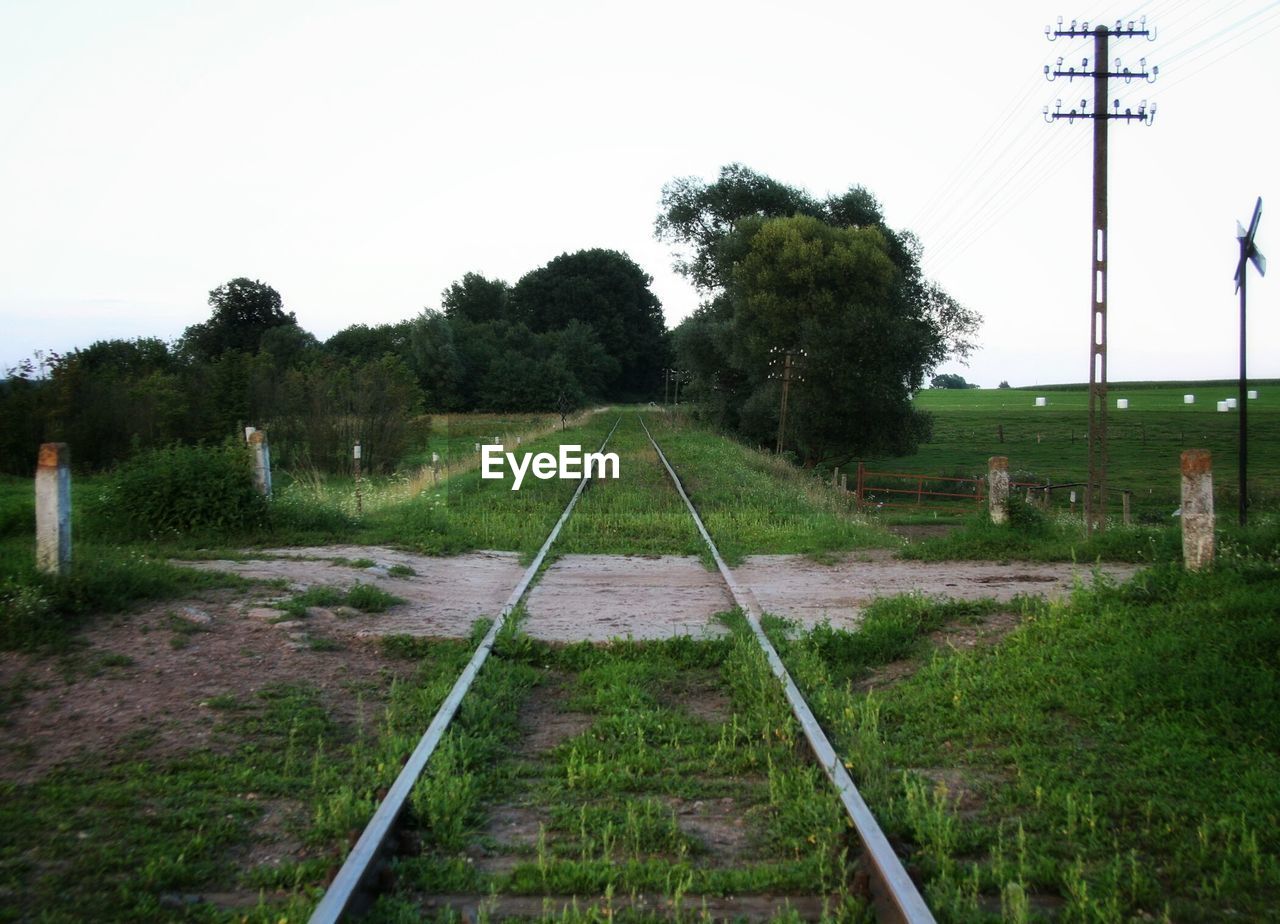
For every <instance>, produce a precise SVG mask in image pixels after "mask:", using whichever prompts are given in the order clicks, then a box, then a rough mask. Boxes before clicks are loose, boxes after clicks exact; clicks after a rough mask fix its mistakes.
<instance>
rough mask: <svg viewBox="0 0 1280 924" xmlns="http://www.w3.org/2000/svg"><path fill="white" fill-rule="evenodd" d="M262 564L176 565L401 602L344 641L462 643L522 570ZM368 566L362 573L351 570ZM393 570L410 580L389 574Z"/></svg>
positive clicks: (505, 557) (427, 559)
mask: <svg viewBox="0 0 1280 924" xmlns="http://www.w3.org/2000/svg"><path fill="white" fill-rule="evenodd" d="M263 554H264V555H265V556H270V557H266V558H263V559H253V560H249V561H221V560H218V561H192V562H179V563H178V564H183V565H189V566H190V567H193V568H203V569H209V570H214V571H231V572H234V573H235V574H238V575H240V576H242V577H247V578H253V579H255V580H273V579H282V580H285V581H287V582H288V583H289V588H290V589H291V590H293V591H301V590H306V589H308V588H310V587H314V586H320V585H324V586H332V587H341V588H343V589H348V588H350V587H351V586H353V585H354V584H356V583H363V584H375V585H377V586H378V587H380V588H382V589H383V590H385V591H386V592H387V593H389V594H393V595H394V596H397V597H400V598H402V599H403V600H405V601H406V602H405V603H404V604H402V605H400V606H396V607H393V608H392V609H390V610H388V611H387V612H385V613H380V614H378V615H377V616H376V617H369V619H368V620H365V621H357V622H352V623H349V628H350V629H351V631H352V634H355V635H357V636H361V637H363V636H367V635H401V634H403V635H419V636H426V637H432V638H466V637H467V636H468V635H469V634H470V632H471V626H472V624H473V623H474V622H475V621H476V620H477V619H479V618H481V617H483V616H490V617H492V616H495V615H497V613H498V612H499V611H500V610H501V609H502V607H503V605H504V604H505V603H506V602H507V598H508V597H510V596H511V591H512V590H514V589H515V586H516V584H518V583H519V582H520V577H521V575H523V574H524V567H523V566H522V565H521V564H520V557H519V555H517V554H516V553H515V552H471V553H469V554H466V555H455V556H453V557H450V558H439V557H431V556H428V555H414V554H413V553H411V552H399V551H396V550H394V549H386V548H380V547H378V546H350V545H332V546H324V547H322V548H305V549H296V548H285V549H266V550H264V552H263ZM361 560H366V561H372V562H373V564H372V565H370V566H367V567H354V566H353V565H352V564H351V563H353V562H358V561H361ZM396 565H400V566H402V567H406V568H410V569H412V571H413V572H414V573H413V574H412V575H407V576H403V577H397V576H394V575H392V574H391V573H390V571H391V569H392V568H394V567H395V566H396Z"/></svg>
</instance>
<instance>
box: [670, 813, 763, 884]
mask: <svg viewBox="0 0 1280 924" xmlns="http://www.w3.org/2000/svg"><path fill="white" fill-rule="evenodd" d="M664 801H665V802H666V803H667V804H668V805H669V806H670V807H671V810H672V812H673V813H674V814H675V818H676V824H678V825H679V826H680V830H681V831H683V832H684V833H685V834H687V835H689V836H690V837H693V838H695V839H696V840H697V841H698V842H699V843H700V844H702V846H703V847H704V848H705V849H706V851H707V857H706V858H705V859H704V860H703V861H702V863H703V864H705V865H707V866H711V867H733V866H737V865H738V864H739V863H740V862H741V861H742V860H743V859H744V858H747V857H748V856H750V855H751V853H752V835H751V826H750V824H749V823H748V821H747V806H745V805H743V804H742V803H741V802H739V801H738V800H737V799H735V798H734V797H732V796H725V797H723V798H720V799H699V800H697V801H692V802H691V801H688V800H686V799H677V798H667V799H665V800H664Z"/></svg>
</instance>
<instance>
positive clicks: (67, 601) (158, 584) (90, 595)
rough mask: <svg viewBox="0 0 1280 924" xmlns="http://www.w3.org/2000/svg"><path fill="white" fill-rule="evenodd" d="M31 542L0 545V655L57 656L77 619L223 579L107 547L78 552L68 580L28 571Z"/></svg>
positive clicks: (237, 581) (228, 583) (227, 583)
mask: <svg viewBox="0 0 1280 924" xmlns="http://www.w3.org/2000/svg"><path fill="white" fill-rule="evenodd" d="M32 545H33V543H32V542H31V540H22V539H12V538H11V539H4V540H0V649H34V648H65V647H66V645H67V644H68V643H69V640H70V638H71V634H72V632H73V631H74V630H75V628H76V626H78V625H79V624H80V623H81V622H82V621H83V620H84V619H86V618H87V617H89V616H91V615H95V614H98V613H104V612H117V611H120V610H124V609H128V608H129V607H131V606H134V605H136V604H138V603H140V602H143V601H147V600H161V599H169V598H173V597H178V596H184V595H190V594H193V593H198V592H200V591H202V590H208V589H212V588H218V587H246V586H248V584H249V582H248V581H246V580H244V579H242V578H239V577H236V576H234V575H229V574H221V573H218V572H210V571H196V570H194V569H191V568H182V567H179V566H175V565H171V564H169V563H167V562H165V561H160V560H157V559H155V558H152V557H149V556H147V555H145V554H143V553H141V552H140V551H139V550H136V549H128V548H118V547H113V546H106V547H102V546H96V547H95V546H90V547H88V548H85V547H83V546H82V547H80V548H79V549H78V550H77V554H76V557H75V558H74V559H73V562H74V565H73V568H72V570H71V572H70V574H69V575H67V576H65V577H55V576H51V575H47V574H42V573H40V572H38V571H36V568H35V560H34V559H35V555H34V552H33V550H32Z"/></svg>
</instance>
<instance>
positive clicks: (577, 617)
mask: <svg viewBox="0 0 1280 924" xmlns="http://www.w3.org/2000/svg"><path fill="white" fill-rule="evenodd" d="M268 554H271V555H276V556H281V557H279V558H273V559H267V560H261V561H259V560H254V561H243V562H233V561H209V562H197V563H194V564H195V565H196V566H198V567H204V568H216V569H221V570H227V571H233V572H235V573H236V574H240V575H243V576H245V577H251V578H261V579H270V578H282V579H284V580H287V581H289V582H290V586H291V587H293V588H295V589H304V588H306V587H311V586H315V585H321V584H324V585H333V586H339V587H343V588H346V587H350V586H351V585H352V584H354V583H356V582H357V581H360V582H364V583H371V584H376V585H378V586H379V587H381V588H383V589H384V590H386V591H387V592H389V593H392V594H395V595H396V596H398V597H402V598H404V600H405V601H406V602H405V603H404V604H401V605H399V606H396V607H394V608H393V609H391V610H390V611H388V612H386V613H383V614H379V615H377V616H372V617H369V618H367V619H364V620H360V621H353V622H351V623H349V624H348V626H349V628H350V630H351V631H352V632H353V633H354V634H355V635H357V636H361V637H363V636H366V635H371V634H376V635H394V634H399V633H404V634H408V635H419V636H428V637H453V638H461V637H465V636H466V635H467V634H468V633H469V632H470V630H471V625H472V623H473V622H474V621H475V620H476V619H477V618H479V617H481V616H493V615H494V614H496V613H497V612H498V611H499V610H500V609H501V607H502V605H503V603H504V602H505V601H506V599H507V597H508V596H509V594H510V592H511V589H512V588H513V587H515V585H516V583H517V582H518V581H519V579H520V575H521V573H522V569H521V567H520V564H519V561H518V559H517V557H516V556H515V554H514V553H510V552H474V553H471V554H468V555H459V556H455V557H452V558H430V557H427V556H421V555H413V554H411V553H407V552H396V551H392V550H390V549H383V548H364V547H358V546H329V547H325V548H313V549H272V550H268ZM335 559H337V560H343V559H345V560H347V561H348V562H350V561H355V560H358V559H369V560H372V561H374V562H375V564H374V565H373V566H372V567H366V568H353V567H351V565H350V564H340V563H335V562H334V560H335ZM393 565H404V566H407V567H410V568H412V569H413V570H414V572H415V574H414V576H412V577H392V576H390V575H389V574H388V569H389V568H391V567H392V566H393ZM1099 570H1100V572H1101V573H1102V574H1104V575H1106V576H1107V577H1108V578H1110V579H1112V580H1116V581H1124V580H1127V579H1128V578H1129V577H1131V576H1132V575H1133V574H1134V572H1135V571H1136V570H1137V566H1136V565H1105V566H1102V568H1101V569H1099ZM1094 571H1095V566H1092V565H1091V566H1087V567H1086V566H1081V565H1075V564H1071V563H1048V564H1044V563H1027V562H1013V563H999V562H918V561H901V560H898V559H895V558H893V557H892V552H891V551H888V550H882V549H876V550H870V551H865V552H857V553H853V554H850V555H846V556H844V557H842V558H840V559H838V560H837V561H835V562H834V563H833V564H824V563H820V562H818V561H815V560H814V559H812V558H809V557H807V556H803V555H753V556H750V557H748V558H747V559H746V561H745V562H743V564H742V565H740V566H739V567H737V568H735V569H734V575H735V576H736V577H737V578H738V580H739V581H740V582H741V583H742V584H743V585H744V586H745V587H746V588H747V589H749V590H750V591H751V592H752V594H753V595H754V596H755V598H756V600H757V601H758V602H759V604H760V606H761V607H762V608H763V609H764V610H765V611H767V612H770V613H774V614H776V615H779V616H785V617H787V618H788V619H793V620H795V621H797V622H798V623H800V624H802V625H805V626H811V625H814V624H816V623H818V622H821V621H822V620H824V619H828V620H830V621H831V623H832V624H833V625H836V626H841V627H845V628H851V627H854V626H856V625H858V622H859V621H860V619H861V615H862V611H863V609H864V608H865V607H866V606H867V604H868V603H870V602H871V601H872V600H874V599H875V598H877V597H882V596H888V595H893V594H901V593H909V592H913V591H916V592H921V593H927V594H936V595H939V596H944V597H955V598H959V599H966V600H974V599H980V598H991V599H995V600H1000V601H1008V600H1012V599H1013V598H1014V597H1015V596H1018V595H1022V594H1033V595H1040V596H1047V597H1051V598H1052V597H1062V596H1064V595H1066V594H1067V593H1069V592H1070V590H1071V588H1072V586H1073V585H1074V584H1075V583H1076V582H1077V581H1081V582H1086V583H1087V582H1089V581H1090V580H1092V576H1093V573H1094ZM732 606H733V602H732V599H731V598H730V596H729V594H728V591H727V590H726V589H725V587H724V583H723V582H722V581H721V580H720V577H719V575H718V574H717V573H715V572H714V571H708V570H707V569H706V568H705V567H704V566H703V563H702V561H701V560H700V559H698V558H694V557H686V556H671V555H667V556H655V557H643V556H629V555H565V556H563V557H562V558H560V559H558V560H557V561H556V562H555V563H554V564H552V565H551V567H550V568H548V569H547V571H546V572H545V573H544V574H543V575H542V577H541V578H540V580H539V581H538V583H537V584H536V585H535V586H534V588H533V590H532V591H531V592H530V593H529V596H528V598H527V601H526V610H527V611H528V620H527V622H526V623H525V630H526V631H527V632H528V633H529V634H530V635H531V636H533V637H535V638H539V639H543V640H545V641H553V642H571V641H579V640H588V641H605V640H608V639H610V638H622V637H628V636H630V637H632V638H637V639H646V638H669V637H671V636H673V635H693V636H716V635H722V634H723V633H724V632H725V629H724V628H723V627H722V626H721V625H719V624H718V623H717V622H715V620H714V619H713V617H714V616H715V614H716V613H721V612H724V611H725V610H727V609H730V608H731V607H732Z"/></svg>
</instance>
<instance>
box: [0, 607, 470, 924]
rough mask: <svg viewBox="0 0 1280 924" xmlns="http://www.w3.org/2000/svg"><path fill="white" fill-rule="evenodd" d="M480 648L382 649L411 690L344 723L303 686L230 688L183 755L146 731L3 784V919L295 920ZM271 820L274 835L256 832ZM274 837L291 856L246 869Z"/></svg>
mask: <svg viewBox="0 0 1280 924" xmlns="http://www.w3.org/2000/svg"><path fill="white" fill-rule="evenodd" d="M484 628H485V627H484V626H483V625H481V626H479V627H478V629H479V631H481V632H482V631H483V630H484ZM477 641H478V637H473V638H471V639H469V640H460V641H434V642H431V641H425V640H419V639H415V640H402V641H400V642H396V641H392V640H388V641H387V642H385V643H384V647H385V650H386V653H387V656H388V657H391V658H408V659H411V660H413V661H414V662H416V664H415V668H414V671H413V675H412V679H411V681H410V682H408V683H398V682H389V681H388V679H387V678H386V677H383V676H374V677H372V678H369V679H368V680H366V681H363V682H362V684H361V687H360V690H361V691H363V692H355V691H353V692H352V694H351V695H352V696H353V697H355V698H356V700H357V703H356V709H355V712H356V716H357V718H356V719H355V720H354V722H353V721H350V720H347V719H343V718H340V717H338V716H335V714H333V713H331V712H330V711H329V706H328V705H327V701H326V699H325V696H324V695H323V694H322V693H321V691H320V689H318V688H317V687H315V686H312V685H311V684H307V683H297V684H288V685H279V684H278V685H273V686H268V687H266V688H264V689H262V690H260V691H258V692H257V693H238V692H228V693H225V694H220V695H217V696H214V697H211V698H210V699H209V700H207V701H206V703H205V706H206V707H207V708H209V709H210V710H211V711H212V713H213V714H214V715H216V716H217V717H218V720H217V724H216V726H215V727H214V730H213V733H212V735H211V736H210V740H209V743H208V744H207V745H205V746H195V747H192V748H190V749H188V750H186V751H184V752H183V753H182V754H181V755H180V756H176V757H159V756H153V754H154V753H155V751H154V750H153V745H154V744H155V743H156V741H155V738H154V733H152V732H146V731H143V732H140V733H138V734H136V735H135V736H134V737H133V738H132V739H130V740H128V741H126V742H125V745H126V746H125V747H124V748H122V749H121V750H120V752H119V753H118V754H116V755H107V754H91V755H89V756H87V757H82V758H79V759H77V760H76V761H73V762H68V763H66V764H63V765H61V766H59V767H57V768H55V769H53V770H51V771H49V772H47V773H46V774H44V775H43V776H42V777H41V778H39V779H38V780H36V781H34V782H31V783H18V782H5V783H0V830H3V831H4V832H5V837H4V838H0V921H22V920H33V919H39V920H47V921H71V920H83V919H84V916H85V909H86V908H89V909H93V911H92V917H93V919H94V920H102V921H138V920H157V919H170V918H182V919H184V920H186V919H189V920H197V921H249V922H255V924H256V922H263V924H267V922H270V924H276V922H278V921H280V920H281V919H287V920H304V919H305V917H306V916H307V914H309V912H310V909H311V907H312V906H313V905H314V902H315V901H316V899H317V898H318V896H319V893H320V884H321V883H322V881H323V879H324V876H325V874H326V871H327V870H328V869H329V868H330V867H331V866H332V865H334V864H335V863H336V862H337V861H339V860H340V859H341V857H342V856H343V855H344V854H345V851H346V848H347V846H348V837H349V835H350V832H351V831H352V829H359V828H361V827H363V825H364V824H365V822H366V821H367V819H368V817H369V815H371V814H372V811H373V808H374V806H375V805H376V802H377V799H378V793H379V791H380V790H382V789H385V787H386V786H388V785H389V784H390V783H391V781H392V780H393V779H394V777H395V776H396V774H397V773H398V772H399V768H400V765H401V760H402V758H403V757H404V756H405V755H406V754H408V753H409V751H410V750H412V748H413V746H414V744H416V742H417V740H418V736H419V735H420V734H421V732H422V729H423V728H425V727H426V725H427V723H428V722H429V721H430V718H431V716H432V715H433V714H434V712H435V710H436V708H437V707H438V706H439V704H440V702H441V701H442V700H443V699H444V696H445V694H446V693H447V692H448V690H449V688H450V686H452V684H453V680H454V678H455V677H456V676H457V674H458V672H459V671H460V670H461V668H462V666H463V665H464V664H465V663H466V661H467V660H468V659H469V658H470V655H471V650H472V648H473V647H474V645H475V644H476V642H477ZM112 669H127V668H126V667H124V666H123V665H121V666H118V667H113V668H112ZM6 695H7V693H6ZM365 695H368V696H369V697H370V701H369V702H367V703H366V702H364V701H363V697H364V696H365ZM339 715H341V713H339ZM272 814H274V816H276V817H277V818H279V817H281V816H283V817H284V818H285V821H284V823H283V825H281V824H280V822H279V821H277V822H275V823H274V827H278V828H281V829H282V830H281V832H280V833H277V834H264V833H262V832H261V830H260V827H261V826H262V825H263V823H264V822H265V820H266V819H267V816H268V815H272ZM281 836H284V837H287V839H288V840H290V841H291V842H293V843H294V844H295V846H297V847H299V848H300V850H301V855H291V856H288V857H286V858H284V859H283V861H282V862H280V863H278V864H273V863H271V862H268V861H262V862H261V863H260V864H259V865H245V863H244V858H245V857H246V855H247V853H248V850H249V848H250V847H252V846H253V845H254V844H255V843H259V842H261V841H262V839H263V838H264V837H266V838H278V837H281ZM259 890H263V891H264V892H265V893H266V894H268V895H269V896H271V897H270V898H269V899H265V900H262V901H260V902H259V903H258V905H257V906H256V907H254V906H251V907H249V908H247V909H221V908H219V907H218V905H217V904H216V903H210V902H205V903H201V904H198V905H192V904H189V903H188V902H186V900H185V899H184V898H183V896H186V895H193V894H210V893H226V892H249V893H255V892H258V891H259ZM281 891H282V892H284V893H285V895H284V897H279V896H278V895H276V894H275V893H277V892H281Z"/></svg>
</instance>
